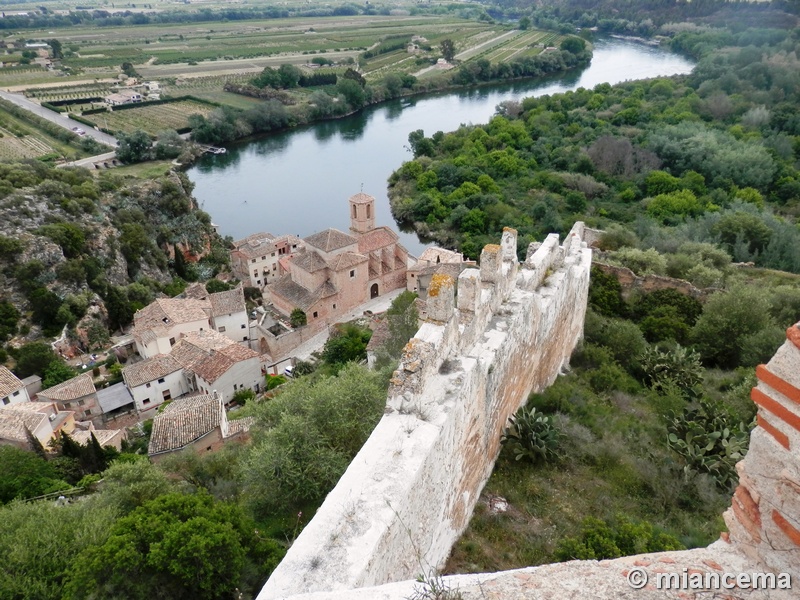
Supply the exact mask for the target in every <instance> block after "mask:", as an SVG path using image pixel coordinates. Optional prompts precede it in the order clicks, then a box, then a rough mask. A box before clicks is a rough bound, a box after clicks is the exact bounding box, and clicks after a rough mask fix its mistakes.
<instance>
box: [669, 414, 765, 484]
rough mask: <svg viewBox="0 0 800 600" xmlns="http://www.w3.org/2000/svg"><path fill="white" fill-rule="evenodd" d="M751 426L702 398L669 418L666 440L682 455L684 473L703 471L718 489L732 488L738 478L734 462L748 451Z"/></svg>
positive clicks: (691, 473)
mask: <svg viewBox="0 0 800 600" xmlns="http://www.w3.org/2000/svg"><path fill="white" fill-rule="evenodd" d="M753 425H754V423H751V424H750V425H746V424H745V423H743V422H741V421H739V422H736V421H735V419H734V418H732V417H731V416H730V415H729V414H728V413H726V412H725V411H724V410H722V409H721V408H720V407H719V406H716V405H714V404H712V403H711V402H709V401H706V400H701V401H700V403H699V405H697V406H694V407H687V408H686V409H685V410H684V411H683V413H682V414H681V415H679V416H677V417H675V418H674V419H673V420H672V421H671V423H670V424H669V426H668V427H667V429H668V431H669V436H668V438H667V443H668V444H669V447H670V448H671V449H672V450H673V451H674V452H676V453H677V454H678V455H680V456H681V457H682V458H683V460H684V462H685V466H684V473H685V474H686V475H687V476H690V475H693V474H698V473H705V474H708V475H710V476H711V477H713V478H714V481H715V482H716V485H717V487H718V488H719V489H720V490H731V489H733V487H734V486H735V485H736V481H737V479H738V478H737V476H736V463H737V462H739V461H740V460H742V459H743V458H744V455H745V454H746V453H747V447H748V445H749V443H750V429H752V426H753Z"/></svg>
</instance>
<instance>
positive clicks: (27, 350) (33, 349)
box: [14, 342, 59, 379]
mask: <svg viewBox="0 0 800 600" xmlns="http://www.w3.org/2000/svg"><path fill="white" fill-rule="evenodd" d="M16 358H17V366H16V367H15V368H14V373H16V375H17V377H19V378H20V379H23V378H25V377H29V376H30V375H39V376H43V375H44V374H45V372H46V371H47V369H48V368H49V367H50V365H51V364H52V363H54V362H58V360H59V358H58V357H57V356H56V353H55V352H53V349H52V348H51V347H50V344H45V343H44V342H31V343H30V344H25V345H24V346H22V347H21V348H20V349H19V350H18V351H17V355H16Z"/></svg>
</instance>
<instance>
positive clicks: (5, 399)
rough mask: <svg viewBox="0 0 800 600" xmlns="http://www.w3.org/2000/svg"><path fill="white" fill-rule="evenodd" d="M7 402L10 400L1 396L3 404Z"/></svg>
mask: <svg viewBox="0 0 800 600" xmlns="http://www.w3.org/2000/svg"><path fill="white" fill-rule="evenodd" d="M9 402H11V400H9V399H8V398H3V404H8V403H9Z"/></svg>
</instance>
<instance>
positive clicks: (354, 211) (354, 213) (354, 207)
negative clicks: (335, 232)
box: [353, 204, 357, 219]
mask: <svg viewBox="0 0 800 600" xmlns="http://www.w3.org/2000/svg"><path fill="white" fill-rule="evenodd" d="M353 218H354V219H355V218H357V215H356V205H355V204H353Z"/></svg>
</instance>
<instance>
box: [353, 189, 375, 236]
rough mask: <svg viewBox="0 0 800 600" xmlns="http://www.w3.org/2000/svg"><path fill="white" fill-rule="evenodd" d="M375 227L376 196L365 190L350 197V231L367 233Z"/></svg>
mask: <svg viewBox="0 0 800 600" xmlns="http://www.w3.org/2000/svg"><path fill="white" fill-rule="evenodd" d="M373 229H375V198H373V197H372V196H370V195H369V194H365V193H364V192H359V193H358V194H356V195H355V196H351V197H350V231H352V232H353V233H367V232H368V231H372V230H373Z"/></svg>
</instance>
